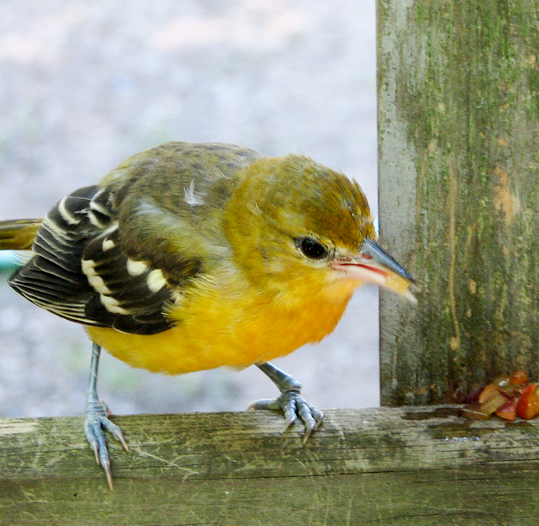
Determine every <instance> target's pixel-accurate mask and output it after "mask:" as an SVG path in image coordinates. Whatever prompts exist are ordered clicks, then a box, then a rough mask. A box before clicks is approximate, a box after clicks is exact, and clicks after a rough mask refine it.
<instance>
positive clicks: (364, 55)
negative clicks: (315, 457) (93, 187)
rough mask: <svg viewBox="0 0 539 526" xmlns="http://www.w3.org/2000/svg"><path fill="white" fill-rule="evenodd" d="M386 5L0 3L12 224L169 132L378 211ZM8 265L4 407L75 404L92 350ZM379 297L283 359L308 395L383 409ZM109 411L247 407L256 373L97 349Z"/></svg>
mask: <svg viewBox="0 0 539 526" xmlns="http://www.w3.org/2000/svg"><path fill="white" fill-rule="evenodd" d="M375 82H376V77H375V12H374V0H332V1H331V2H328V1H327V0H174V1H173V0H162V1H160V2H153V1H151V2H150V1H149V0H115V1H114V2H110V1H104V0H91V1H90V0H49V1H47V2H34V1H32V0H2V2H0V219H14V218H21V217H41V216H43V215H44V214H45V213H46V212H47V211H48V209H49V208H50V207H51V206H52V205H53V204H54V203H55V202H56V201H57V200H58V199H59V198H60V197H62V196H63V195H65V194H66V193H69V192H71V191H73V190H74V189H76V188H78V187H81V186H85V185H89V184H94V183H95V182H97V181H98V180H99V179H100V178H101V177H102V176H103V175H105V174H106V173H107V172H109V171H110V170H111V169H113V168H114V167H115V166H116V165H117V164H118V163H120V162H121V161H122V160H123V159H124V158H126V157H128V156H129V155H132V154H133V153H135V152H137V151H139V150H141V149H144V148H148V147H151V146H154V145H157V144H159V143H162V142H165V141H169V140H181V141H221V142H231V143H237V144H242V145H245V146H249V147H252V148H255V149H258V150H260V151H262V152H264V153H266V154H269V155H283V154H286V153H289V152H293V153H301V154H305V155H308V156H310V157H312V158H314V159H316V160H317V161H318V162H321V163H323V164H326V165H328V166H330V167H331V168H333V169H336V170H340V171H343V172H344V173H346V174H348V175H349V176H351V177H354V178H356V179H357V180H358V181H359V183H360V184H361V186H362V187H363V189H364V190H365V191H366V193H367V195H368V197H369V200H370V202H371V205H372V206H373V208H374V209H375V207H376V95H375ZM7 277H8V274H6V273H2V274H0V416H54V415H78V414H81V413H82V411H83V407H84V399H85V390H86V383H87V376H88V365H89V361H90V349H91V346H90V343H89V341H88V340H87V338H86V336H85V334H84V331H83V329H82V328H81V327H80V326H77V325H75V324H72V323H69V322H67V321H64V320H61V319H60V318H57V317H55V316H54V315H52V314H49V313H46V312H44V311H41V310H40V309H38V308H37V307H34V306H33V305H31V304H30V303H27V302H26V301H25V300H24V299H22V298H21V297H19V296H18V295H17V294H16V293H15V292H13V291H12V290H11V289H10V288H9V287H8V285H7V283H6V280H7ZM377 301H378V293H377V291H376V290H375V289H373V288H369V287H366V288H364V289H362V290H360V291H358V292H357V293H356V295H355V296H354V298H353V300H352V302H351V304H350V305H349V308H348V310H347V312H346V314H345V316H344V318H343V320H342V321H341V323H340V325H339V326H338V328H337V330H336V331H335V332H334V333H333V334H332V335H331V336H330V337H328V338H327V339H326V340H324V341H323V342H322V343H321V344H320V345H318V346H314V347H308V348H302V349H299V350H298V351H296V352H295V353H293V354H292V355H290V356H288V357H286V358H282V359H280V360H276V362H275V363H276V365H278V366H279V367H281V368H283V369H284V370H286V371H287V372H289V373H291V374H293V375H294V376H296V377H297V378H298V379H299V380H300V381H301V382H302V383H303V385H304V391H303V392H304V394H305V396H306V397H307V398H308V399H309V401H310V402H311V403H313V404H316V405H318V406H320V407H322V408H324V407H326V408H327V407H368V406H376V405H378V404H379V387H378V313H377V308H378V303H377ZM98 388H99V394H100V396H101V397H102V398H104V399H105V400H106V401H107V402H108V404H109V406H110V407H111V409H112V411H113V412H115V413H132V412H136V413H141V412H181V411H216V410H243V409H245V408H246V407H247V406H248V404H249V403H250V402H251V401H253V400H255V399H257V398H267V397H270V396H275V395H276V394H277V392H276V390H275V388H274V387H273V385H272V384H271V382H270V381H269V380H267V379H266V378H265V377H264V375H263V374H262V373H260V371H258V370H257V369H256V368H254V367H250V368H248V369H245V370H243V371H239V372H237V371H231V370H226V369H217V370H213V371H206V372H200V373H193V374H188V375H185V376H180V377H166V376H161V375H154V374H151V373H147V372H145V371H141V370H135V369H132V368H130V367H128V366H127V365H125V364H123V363H121V362H119V361H118V360H116V359H114V358H112V357H110V356H109V355H108V354H106V355H104V356H103V360H102V364H101V371H100V380H99V385H98Z"/></svg>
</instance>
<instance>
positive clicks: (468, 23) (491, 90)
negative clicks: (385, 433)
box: [378, 0, 539, 405]
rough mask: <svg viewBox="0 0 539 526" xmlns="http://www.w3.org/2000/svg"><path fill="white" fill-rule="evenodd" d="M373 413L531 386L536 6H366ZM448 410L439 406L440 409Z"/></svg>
mask: <svg viewBox="0 0 539 526" xmlns="http://www.w3.org/2000/svg"><path fill="white" fill-rule="evenodd" d="M378 64H379V84H378V86H379V99H378V100H379V152H380V165H379V166H380V227H381V234H382V238H383V239H385V240H386V241H387V242H388V244H390V245H391V252H392V253H395V255H396V256H397V257H398V258H399V259H401V260H402V263H403V264H405V265H408V266H409V267H410V271H411V272H412V273H413V274H414V275H415V276H416V277H417V279H418V281H419V283H420V286H421V287H422V289H423V292H422V293H421V294H420V295H419V305H418V308H417V309H416V310H415V311H413V310H411V309H403V308H401V306H400V305H399V306H398V307H396V306H395V302H394V300H393V299H392V300H391V301H389V300H388V299H387V298H386V297H385V295H383V297H382V332H381V353H382V356H381V363H382V366H381V369H382V403H383V404H390V405H399V404H424V403H436V402H440V401H444V399H446V395H447V393H448V392H449V393H450V392H451V391H452V390H454V389H455V388H456V387H460V388H461V389H462V390H463V391H468V390H469V389H470V388H471V387H472V386H474V385H478V384H481V383H484V382H485V380H486V379H491V378H493V377H494V376H496V375H498V374H501V373H505V372H511V371H513V370H514V369H516V368H524V369H526V370H527V372H528V373H529V374H530V375H531V377H532V378H537V377H538V376H539V323H537V313H538V312H539V294H538V292H537V291H538V290H539V235H538V234H537V225H538V224H539V206H538V196H539V147H538V145H539V0H525V1H522V0H517V1H511V2H510V1H507V0H482V1H476V2H466V1H464V2H456V1H453V0H435V1H433V0H403V1H395V0H378ZM446 400H447V399H446Z"/></svg>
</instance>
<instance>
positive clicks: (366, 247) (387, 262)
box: [333, 239, 417, 303]
mask: <svg viewBox="0 0 539 526" xmlns="http://www.w3.org/2000/svg"><path fill="white" fill-rule="evenodd" d="M333 268H334V269H335V270H338V271H341V272H344V274H345V278H349V279H354V280H358V281H362V282H363V283H374V284H375V285H378V286H380V287H384V288H386V289H389V290H392V291H394V292H396V293H398V294H400V295H401V296H404V297H405V298H406V299H407V300H409V301H411V302H412V303H417V300H416V298H415V296H414V295H413V294H412V293H411V292H410V290H409V287H410V285H412V284H414V279H413V278H412V276H410V274H408V272H406V270H404V268H402V267H401V266H400V265H399V264H398V263H397V262H396V261H395V260H394V259H393V258H392V257H391V256H390V255H389V254H388V253H387V252H385V251H384V250H382V248H381V247H380V246H379V245H378V244H377V243H375V242H374V241H372V240H370V239H365V240H364V241H363V244H362V245H361V249H360V251H359V254H358V255H357V256H354V257H352V258H347V259H335V260H334V262H333Z"/></svg>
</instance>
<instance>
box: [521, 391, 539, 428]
mask: <svg viewBox="0 0 539 526" xmlns="http://www.w3.org/2000/svg"><path fill="white" fill-rule="evenodd" d="M517 415H518V416H519V417H520V418H522V419H524V420H530V419H532V418H535V417H536V416H537V415H539V396H538V395H537V385H536V384H528V385H527V386H526V387H525V388H524V389H523V391H522V394H521V395H520V398H519V400H518V403H517Z"/></svg>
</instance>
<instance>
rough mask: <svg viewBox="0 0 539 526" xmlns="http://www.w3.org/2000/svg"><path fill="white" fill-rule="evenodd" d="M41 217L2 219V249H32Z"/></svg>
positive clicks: (0, 245) (0, 223) (0, 228)
mask: <svg viewBox="0 0 539 526" xmlns="http://www.w3.org/2000/svg"><path fill="white" fill-rule="evenodd" d="M40 225H41V219H15V220H12V221H0V250H30V249H31V248H32V243H33V242H34V238H35V237H36V233H37V231H38V229H39V226H40Z"/></svg>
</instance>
